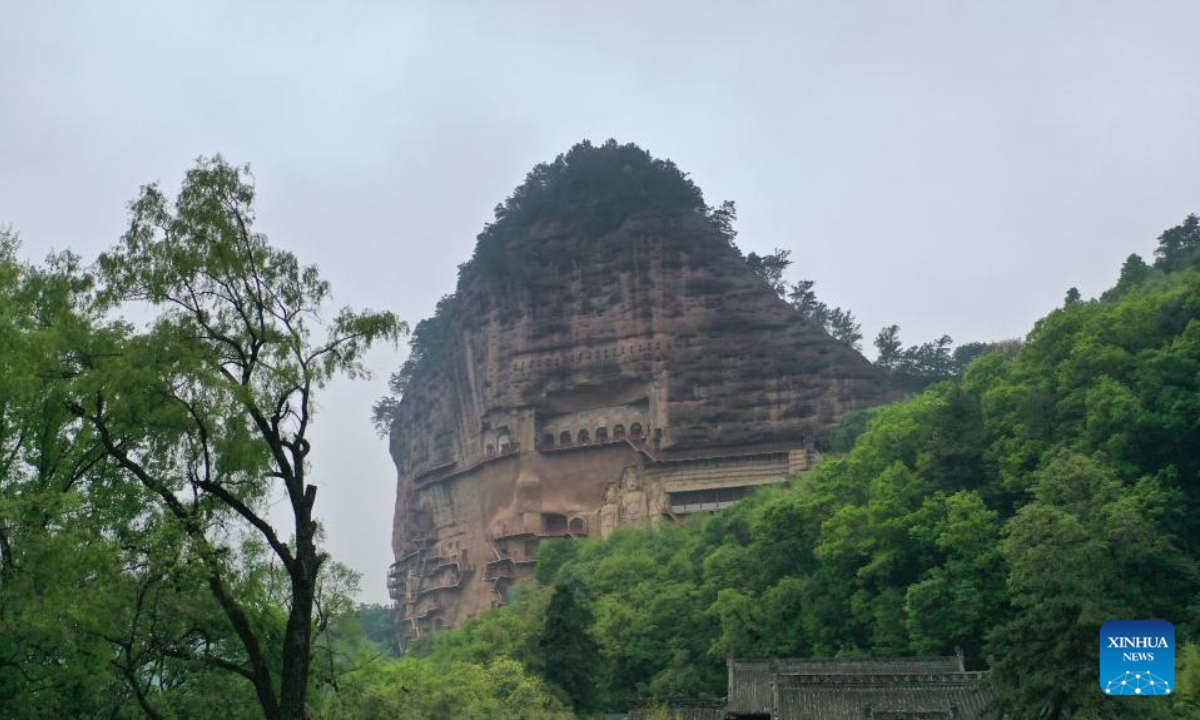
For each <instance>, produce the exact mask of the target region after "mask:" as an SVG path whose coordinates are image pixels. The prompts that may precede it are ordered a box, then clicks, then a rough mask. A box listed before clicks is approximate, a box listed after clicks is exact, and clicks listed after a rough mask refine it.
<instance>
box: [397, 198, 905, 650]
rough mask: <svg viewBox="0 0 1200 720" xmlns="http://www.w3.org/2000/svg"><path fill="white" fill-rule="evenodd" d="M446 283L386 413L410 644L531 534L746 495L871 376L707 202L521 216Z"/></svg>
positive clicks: (808, 449)
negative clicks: (419, 354)
mask: <svg viewBox="0 0 1200 720" xmlns="http://www.w3.org/2000/svg"><path fill="white" fill-rule="evenodd" d="M526 240H527V242H528V244H527V245H526V248H529V247H531V248H533V251H532V252H529V251H525V252H520V253H519V252H517V250H516V249H513V248H509V250H511V251H512V252H509V256H510V258H511V257H512V256H516V255H520V257H521V262H522V263H523V265H522V266H521V267H518V268H517V270H518V272H515V273H510V274H508V275H507V276H506V277H503V278H501V279H495V278H488V277H484V276H480V277H478V278H477V279H476V280H475V281H473V282H469V283H466V284H465V286H462V287H460V289H459V296H458V302H459V303H461V304H460V306H459V309H458V313H457V317H455V318H454V319H453V321H452V322H451V323H450V324H449V328H448V332H447V333H446V340H445V342H444V343H443V345H442V347H441V350H440V353H439V357H438V359H437V362H436V363H432V364H430V366H429V368H428V369H427V370H426V372H425V373H424V374H423V375H422V376H421V377H420V378H419V381H417V382H414V383H413V384H412V385H411V386H410V387H409V388H408V389H407V392H406V393H405V395H404V397H403V399H402V401H401V402H400V403H399V406H398V407H397V409H396V411H395V417H394V420H393V424H392V430H391V452H392V456H393V458H394V459H395V463H396V467H397V471H398V475H399V480H398V487H397V496H396V498H397V499H396V511H395V524H394V528H393V548H394V551H395V555H396V559H397V563H396V565H394V566H393V570H392V574H391V575H390V581H389V584H390V586H391V588H392V592H393V597H395V598H396V600H397V613H398V620H399V621H400V626H401V628H402V630H401V632H402V636H403V637H404V639H406V640H407V639H410V638H412V637H415V636H419V635H420V634H422V633H424V632H429V631H432V630H436V629H438V628H442V627H454V626H457V625H459V624H461V623H462V622H463V621H464V620H465V619H467V618H468V617H471V616H473V615H475V614H478V613H479V612H481V611H483V610H485V609H487V608H488V607H491V606H493V605H496V604H500V603H503V602H504V591H505V588H506V587H507V586H508V585H509V584H510V583H511V582H513V581H515V580H517V579H519V578H521V577H525V576H527V575H528V574H529V569H530V564H531V559H532V558H531V555H532V553H533V550H534V548H535V547H536V544H537V542H538V541H539V539H541V538H544V537H549V536H561V535H569V536H575V537H581V536H587V535H601V534H605V533H607V532H608V531H609V530H611V528H612V527H615V526H616V525H619V524H631V523H644V522H648V521H655V520H657V519H660V518H662V517H664V516H666V517H674V516H677V515H679V514H682V513H685V512H689V511H694V510H698V509H713V508H717V507H721V506H723V505H725V504H728V502H731V501H734V500H736V499H737V498H739V497H741V496H742V495H743V494H744V492H745V490H746V488H748V487H752V486H754V485H759V484H763V483H766V482H778V481H780V480H782V479H783V478H785V477H786V476H788V475H790V474H792V473H794V472H796V471H798V470H802V469H805V468H807V467H809V466H811V465H812V463H813V462H815V460H816V457H817V454H816V453H817V451H818V449H819V448H820V447H821V446H822V444H823V443H824V442H825V441H826V440H827V438H828V436H829V434H830V432H831V431H832V430H833V429H834V428H835V427H836V425H837V423H838V422H839V420H840V418H841V416H842V415H843V414H844V413H845V412H847V411H848V410H851V409H854V408H859V407H864V406H868V405H871V404H876V403H879V402H881V401H883V400H885V399H886V395H885V390H884V388H883V384H882V381H881V378H880V376H879V374H878V373H877V371H876V370H875V369H874V368H873V367H872V366H871V365H870V363H868V362H867V361H866V360H865V359H864V358H863V357H862V356H860V355H859V354H858V353H857V352H855V351H854V350H853V349H851V348H849V347H847V346H845V345H844V344H842V343H840V342H838V341H836V340H833V339H832V338H830V337H829V336H828V335H827V334H826V333H825V332H824V330H823V329H822V328H821V327H820V326H819V325H817V324H816V323H813V322H810V321H807V320H805V319H803V318H802V317H800V316H799V315H798V314H797V313H796V312H795V311H794V310H793V309H792V308H791V307H790V306H789V305H787V304H786V303H785V302H784V301H783V300H781V299H780V298H779V297H778V296H776V295H775V294H774V293H773V292H772V291H771V290H770V288H768V287H767V286H766V285H765V284H764V283H763V282H762V281H761V280H759V279H758V278H757V277H756V276H755V275H754V274H753V273H752V272H751V271H750V270H749V269H748V268H747V266H746V265H745V263H744V262H743V261H742V259H741V257H740V255H739V253H738V252H737V250H736V249H735V248H734V247H732V246H731V245H730V243H729V242H728V241H727V240H726V238H725V237H724V236H723V235H722V234H721V233H720V232H718V231H717V230H716V229H715V228H714V227H713V225H712V223H711V222H710V221H709V219H708V218H707V217H706V216H705V215H704V214H703V213H701V212H685V213H682V214H675V215H666V216H664V215H660V214H655V213H650V212H640V213H634V214H632V215H630V216H629V217H627V218H625V219H624V221H623V222H621V223H620V225H619V226H618V227H617V228H616V229H615V230H613V231H610V232H606V233H604V234H602V235H600V236H598V237H594V236H590V235H589V234H588V233H587V232H585V231H584V230H583V229H581V228H580V227H578V226H575V225H573V224H571V223H569V222H563V221H549V222H540V223H534V224H532V225H531V226H530V227H529V229H528V238H526Z"/></svg>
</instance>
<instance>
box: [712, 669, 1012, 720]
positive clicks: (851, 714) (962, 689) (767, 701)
mask: <svg viewBox="0 0 1200 720" xmlns="http://www.w3.org/2000/svg"><path fill="white" fill-rule="evenodd" d="M728 666H729V699H728V711H729V712H730V713H733V714H734V715H735V716H754V715H758V716H769V717H771V718H772V720H808V719H810V718H814V719H815V718H820V719H821V720H841V719H842V718H845V719H846V720H850V719H851V718H853V719H854V720H863V718H879V719H880V720H883V719H896V720H899V719H900V718H904V719H905V720H909V719H916V718H920V719H921V720H940V719H941V718H955V719H956V720H959V719H961V720H970V719H973V718H985V717H987V715H986V710H987V707H988V705H989V702H990V698H989V696H988V695H987V693H986V692H984V691H983V690H982V689H981V688H980V687H979V682H980V681H981V680H982V679H983V677H984V676H985V673H979V672H966V671H965V668H964V667H963V661H962V658H961V657H959V656H944V657H910V658H865V659H854V660H832V659H826V660H813V659H808V658H778V659H770V660H737V659H733V658H731V659H730V660H729V663H728Z"/></svg>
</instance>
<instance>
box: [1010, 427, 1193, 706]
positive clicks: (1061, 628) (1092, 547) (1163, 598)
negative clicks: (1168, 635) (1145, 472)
mask: <svg viewBox="0 0 1200 720" xmlns="http://www.w3.org/2000/svg"><path fill="white" fill-rule="evenodd" d="M1033 496H1034V500H1033V502H1031V503H1029V504H1027V505H1025V506H1024V507H1022V508H1021V509H1020V510H1019V511H1018V512H1017V514H1016V516H1015V517H1014V518H1013V519H1012V521H1011V522H1010V523H1009V524H1008V527H1007V529H1006V537H1005V539H1004V541H1003V543H1002V544H1001V551H1002V552H1003V553H1004V556H1005V558H1006V559H1007V561H1008V564H1009V566H1010V568H1011V572H1010V574H1009V579H1008V589H1009V593H1010V597H1011V599H1012V602H1013V604H1014V605H1015V606H1016V608H1017V610H1018V613H1017V615H1016V617H1015V618H1014V619H1013V620H1012V621H1011V622H1009V623H1007V624H1005V625H1003V626H1001V627H1000V628H998V629H997V631H996V633H995V643H996V646H997V647H998V648H1001V649H1003V651H1004V652H1003V659H1002V660H1001V661H1000V663H999V665H998V666H997V668H996V673H997V676H998V680H999V684H1000V685H1001V687H1004V688H1007V690H1008V691H1007V692H1006V693H1004V694H1003V697H1004V699H1005V700H1006V701H1007V703H1006V704H1007V705H1008V706H1009V707H1010V708H1012V709H1013V710H1014V711H1015V712H1017V714H1019V715H1022V716H1024V715H1039V716H1044V717H1048V718H1051V719H1052V720H1054V719H1057V718H1061V717H1095V718H1102V717H1137V716H1140V715H1139V713H1138V711H1143V712H1144V711H1145V710H1146V708H1145V707H1144V704H1143V705H1138V704H1137V703H1136V702H1135V703H1120V702H1114V700H1119V699H1114V698H1110V697H1105V696H1104V695H1102V694H1100V693H1098V692H1097V691H1096V688H1095V685H1094V683H1095V680H1096V677H1095V671H1096V667H1095V657H1096V651H1097V644H1098V640H1097V638H1098V637H1099V632H1100V626H1101V625H1103V624H1104V622H1105V621H1107V620H1110V619H1113V618H1123V617H1166V616H1169V615H1170V614H1172V612H1173V611H1175V610H1177V608H1176V607H1172V605H1171V603H1170V600H1169V598H1172V597H1178V596H1179V594H1180V590H1184V589H1186V588H1187V586H1188V585H1190V584H1191V583H1193V582H1194V580H1195V577H1196V568H1195V561H1194V559H1191V558H1189V557H1188V556H1186V555H1185V554H1184V553H1182V552H1181V550H1180V548H1179V547H1178V545H1177V543H1176V541H1175V539H1174V538H1173V537H1172V535H1171V534H1170V533H1169V532H1165V531H1164V530H1163V528H1162V527H1161V525H1160V524H1159V522H1160V520H1161V519H1162V518H1163V517H1164V516H1166V515H1168V514H1170V513H1171V512H1172V511H1171V507H1172V506H1173V505H1175V504H1176V503H1177V499H1176V498H1174V497H1173V493H1170V492H1167V491H1165V490H1164V489H1163V488H1162V487H1161V485H1160V484H1159V483H1157V482H1155V481H1153V480H1150V479H1148V478H1147V479H1143V480H1142V481H1140V482H1138V483H1137V484H1136V485H1133V486H1123V485H1122V483H1121V482H1120V481H1119V480H1118V479H1117V478H1116V476H1115V474H1114V473H1113V472H1112V471H1111V470H1110V469H1108V468H1106V467H1105V466H1104V465H1103V464H1102V462H1099V461H1097V460H1096V459H1093V458H1091V457H1088V456H1086V455H1080V454H1077V453H1074V452H1071V451H1069V450H1061V451H1059V452H1058V453H1057V454H1056V455H1055V456H1054V458H1053V459H1052V460H1051V461H1050V462H1049V463H1048V464H1047V465H1046V466H1045V467H1044V468H1043V469H1041V470H1040V471H1038V472H1037V473H1036V474H1035V478H1034V485H1033ZM1018 689H1019V690H1018Z"/></svg>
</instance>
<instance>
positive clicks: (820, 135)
mask: <svg viewBox="0 0 1200 720" xmlns="http://www.w3.org/2000/svg"><path fill="white" fill-rule="evenodd" d="M986 5H987V6H986V7H985V4H984V3H962V2H944V3H921V2H879V3H867V2H833V1H832V0H831V1H830V2H824V3H801V2H787V3H769V2H741V3H734V2H728V3H716V2H712V3H703V2H698V1H697V0H688V1H686V2H648V1H646V0H642V1H641V2H611V1H609V2H604V3H584V2H571V3H568V2H505V3H497V2H478V3H468V2H436V1H435V0H429V1H428V2H424V3H401V2H361V3H353V2H341V3H332V2H330V3H316V2H278V3H274V2H246V1H244V0H243V1H239V2H205V3H186V4H185V3H172V2H162V1H161V0H155V1H153V2H149V1H148V2H142V3H132V2H112V1H108V2H99V1H97V2H90V3H81V2H80V3H77V2H59V1H55V2H33V1H29V2H18V1H17V0H0V53H2V59H0V223H11V224H12V225H13V226H14V228H15V229H16V230H18V231H19V232H20V234H21V237H22V240H23V243H24V248H25V253H26V255H28V256H29V257H30V258H40V257H42V256H44V255H45V253H46V252H47V251H49V250H50V249H51V248H56V249H64V248H72V249H74V250H76V251H78V252H80V253H82V254H83V255H85V257H89V258H90V257H94V256H95V254H96V253H98V252H100V251H101V250H103V249H105V248H107V247H109V246H110V245H112V244H113V243H114V242H115V241H116V239H117V238H118V236H119V235H120V234H121V232H122V229H123V226H124V223H125V219H126V214H125V203H126V202H127V201H129V200H130V199H131V198H133V196H134V195H135V194H136V192H137V188H138V186H139V185H140V184H143V183H147V182H151V181H156V180H157V181H162V182H164V183H165V184H166V185H167V186H169V187H171V188H175V187H177V184H178V180H179V178H180V177H181V176H182V173H183V171H184V170H185V169H186V168H187V167H188V165H189V164H190V162H191V160H192V159H193V158H195V157H196V156H198V155H201V154H211V153H216V152H220V153H223V154H225V156H226V157H228V158H229V159H231V160H234V161H237V162H249V163H251V165H252V166H253V169H254V173H255V176H256V178H257V181H258V187H259V229H260V230H263V231H265V232H267V233H268V234H269V235H270V237H271V239H272V240H273V242H274V243H276V244H277V245H280V246H282V247H285V248H288V249H290V250H292V251H294V252H296V253H297V254H298V255H299V256H300V258H301V259H302V260H304V261H307V262H315V263H317V264H318V265H319V266H320V267H321V269H322V270H323V272H324V274H325V275H326V277H328V278H329V279H330V280H331V281H332V283H333V287H334V291H335V294H336V300H337V301H338V303H339V304H350V305H355V306H359V307H362V306H368V307H372V308H389V309H392V310H395V311H397V312H398V313H399V314H400V315H401V316H402V317H403V318H405V319H407V320H409V321H410V322H414V323H415V322H416V321H417V320H420V319H421V318H422V317H425V316H427V315H429V314H430V313H431V311H432V310H433V307H434V303H435V302H436V301H437V299H438V297H440V296H441V295H443V294H446V293H448V292H451V291H452V290H453V289H454V282H455V268H456V266H457V265H458V264H459V263H461V262H463V261H464V260H466V259H467V258H468V257H469V255H470V253H471V248H472V247H473V244H474V238H475V235H476V234H477V233H478V232H479V231H480V230H481V229H482V226H483V224H484V223H485V222H487V221H488V220H489V218H490V216H491V210H492V208H493V207H494V206H495V204H496V203H498V202H500V201H501V200H503V199H504V198H505V197H506V196H507V195H508V194H509V192H511V190H512V189H513V188H514V187H515V186H516V185H517V184H519V183H520V182H521V180H522V179H523V178H524V175H525V173H526V172H527V171H528V170H529V169H530V168H531V167H532V166H533V165H534V164H536V163H537V162H540V161H544V160H549V159H552V158H553V157H554V156H555V155H556V154H558V153H560V152H562V151H564V150H566V149H567V148H568V147H570V145H571V144H573V143H574V142H576V141H578V140H580V139H583V138H590V139H592V140H595V141H602V140H604V139H605V138H608V137H615V138H617V139H619V140H621V141H633V142H637V143H639V144H640V145H642V146H643V147H645V148H647V149H649V150H650V151H651V152H653V153H654V154H655V155H657V156H660V157H667V158H670V159H672V160H674V161H675V162H676V163H678V164H679V166H680V167H681V168H682V169H683V170H685V171H687V172H689V173H691V175H692V177H693V179H694V180H695V181H696V182H697V183H698V184H699V185H700V187H701V188H702V189H703V190H704V192H705V194H706V197H707V198H708V200H709V202H710V203H716V202H719V201H721V200H724V199H733V200H736V201H737V203H738V208H739V214H740V220H739V224H738V227H739V230H740V233H741V236H740V240H739V242H740V244H741V246H742V247H743V248H744V249H746V250H747V251H749V250H756V251H759V252H763V251H770V250H771V249H772V248H774V247H783V248H789V249H791V250H792V258H793V259H794V260H795V266H794V267H793V271H792V276H791V277H792V279H800V278H809V279H812V280H815V281H816V283H817V284H816V289H817V292H818V295H819V296H820V297H821V298H822V299H824V300H825V301H827V302H829V303H831V304H837V305H843V306H846V307H849V308H851V309H853V310H854V312H855V313H856V314H857V315H858V317H859V319H860V320H861V321H862V323H863V330H864V333H865V334H866V335H867V339H868V343H869V340H870V339H871V338H872V337H873V336H874V334H875V332H876V331H877V330H878V329H879V328H880V327H881V326H883V325H886V324H891V323H898V324H899V325H900V326H901V327H902V336H903V338H904V339H905V340H906V341H907V342H917V341H922V340H927V339H930V338H932V337H934V336H936V335H940V334H942V333H949V334H950V335H952V336H953V337H954V338H955V339H956V340H959V341H968V340H992V339H1002V338H1008V337H1015V336H1020V335H1023V334H1024V333H1025V332H1026V331H1028V329H1029V328H1030V326H1031V324H1032V323H1033V321H1034V320H1035V319H1037V318H1038V317H1040V316H1041V315H1043V314H1044V313H1046V312H1047V311H1048V310H1050V309H1051V308H1052V307H1054V306H1055V305H1056V304H1058V303H1059V302H1060V301H1061V299H1062V297H1063V294H1064V292H1065V291H1066V289H1067V288H1068V287H1070V286H1072V285H1076V286H1078V287H1079V289H1080V290H1081V291H1082V292H1083V294H1084V296H1085V297H1087V296H1093V295H1096V294H1098V293H1099V292H1100V291H1102V290H1103V289H1105V288H1106V287H1108V286H1109V285H1110V284H1111V283H1112V282H1113V280H1114V278H1115V276H1116V273H1117V270H1118V268H1119V266H1120V264H1121V261H1122V260H1123V259H1124V258H1125V256H1127V255H1128V254H1129V253H1130V252H1140V253H1143V254H1144V255H1147V256H1148V255H1149V253H1150V252H1151V251H1152V249H1153V247H1154V244H1155V238H1156V237H1157V235H1158V234H1159V233H1160V232H1161V231H1162V230H1163V229H1164V228H1165V227H1168V226H1170V225H1174V224H1176V223H1178V222H1179V221H1180V220H1181V219H1182V218H1183V216H1184V215H1185V214H1186V213H1188V212H1191V211H1200V173H1198V172H1197V170H1196V168H1197V166H1198V164H1197V160H1200V87H1198V84H1200V72H1198V69H1200V42H1197V40H1196V37H1197V35H1196V33H1197V28H1198V27H1200V4H1197V3H1195V2H1190V1H1189V2H1178V3H1174V2H1154V3H1141V2H1129V3H1104V2H1095V1H1089V2H1077V3H1070V2H1045V1H1043V0H1039V1H1037V2H992V3H987V4H986ZM402 357H403V352H402V351H401V352H395V353H393V352H390V351H380V352H377V353H375V354H374V355H373V356H372V358H371V364H372V366H373V368H374V369H375V373H376V375H375V378H374V379H373V380H371V381H362V382H357V383H348V382H346V383H339V384H337V385H335V386H334V387H332V388H330V390H329V391H328V392H327V393H326V394H325V396H324V398H323V400H322V415H321V417H320V423H319V424H318V426H317V428H316V437H315V438H314V462H315V475H316V478H317V479H316V482H318V483H319V484H320V485H321V495H320V499H319V502H318V507H319V510H320V514H321V516H322V517H323V518H324V521H325V523H326V527H327V531H328V546H329V548H330V550H331V551H332V553H333V555H334V556H335V557H336V558H338V559H340V560H342V561H344V562H346V563H348V564H350V565H351V566H353V567H354V568H355V569H357V570H359V571H360V572H362V573H363V590H362V593H361V597H362V598H363V599H364V600H369V601H379V602H383V601H386V598H387V593H386V589H385V588H384V580H383V578H384V571H385V568H386V566H387V564H388V563H389V562H390V560H391V558H390V549H389V538H390V533H391V513H392V502H393V493H394V488H395V473H394V470H393V468H392V466H391V463H390V460H389V458H388V455H387V449H386V446H385V444H384V443H383V442H382V441H381V440H379V439H378V438H377V437H376V436H375V434H374V432H373V430H372V428H371V425H370V423H369V421H368V415H369V409H370V405H371V403H372V401H373V400H374V399H375V398H376V397H377V396H378V395H379V394H380V393H381V392H382V389H383V383H384V382H385V380H386V377H387V375H388V373H389V372H391V370H392V369H394V368H395V367H396V366H397V365H398V363H399V362H400V361H401V359H402Z"/></svg>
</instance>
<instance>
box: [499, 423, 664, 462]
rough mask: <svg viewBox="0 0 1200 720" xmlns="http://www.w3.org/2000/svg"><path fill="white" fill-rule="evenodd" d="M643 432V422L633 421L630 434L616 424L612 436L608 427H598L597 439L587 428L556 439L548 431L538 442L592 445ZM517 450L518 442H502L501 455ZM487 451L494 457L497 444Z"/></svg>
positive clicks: (566, 432) (565, 432)
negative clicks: (593, 437)
mask: <svg viewBox="0 0 1200 720" xmlns="http://www.w3.org/2000/svg"><path fill="white" fill-rule="evenodd" d="M643 433H644V431H643V430H642V424H641V423H633V424H632V425H630V426H629V432H628V434H626V432H625V426H624V425H614V426H613V430H612V437H611V438H610V437H609V434H608V428H606V427H599V428H596V435H595V440H593V439H592V434H591V433H590V432H588V430H587V428H584V429H583V430H580V431H579V432H578V433H577V434H576V435H572V434H571V431H570V430H563V431H562V432H561V433H559V435H558V439H557V440H555V438H554V434H553V433H546V434H545V435H542V440H541V442H539V443H538V447H539V448H553V447H577V446H579V445H591V444H593V443H595V444H600V443H606V442H609V441H610V440H611V441H613V442H620V441H621V440H624V439H625V438H626V437H628V438H629V439H631V440H641V439H642V436H643ZM516 450H517V444H516V443H502V444H501V445H500V454H501V455H507V454H508V453H510V452H516ZM486 453H487V456H488V457H494V456H495V455H496V446H495V445H491V444H489V445H488V446H487V449H486Z"/></svg>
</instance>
